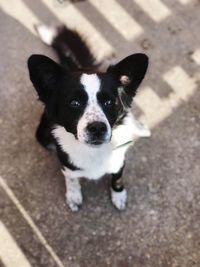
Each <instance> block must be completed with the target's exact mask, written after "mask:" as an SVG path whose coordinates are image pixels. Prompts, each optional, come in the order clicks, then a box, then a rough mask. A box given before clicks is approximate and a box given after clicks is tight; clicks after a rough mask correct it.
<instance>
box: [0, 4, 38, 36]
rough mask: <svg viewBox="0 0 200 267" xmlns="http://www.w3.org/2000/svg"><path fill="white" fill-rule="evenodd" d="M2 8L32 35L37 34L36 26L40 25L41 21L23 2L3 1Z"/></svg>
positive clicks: (0, 6)
mask: <svg viewBox="0 0 200 267" xmlns="http://www.w3.org/2000/svg"><path fill="white" fill-rule="evenodd" d="M0 8H2V10H3V11H4V12H5V13H6V14H8V15H10V16H11V17H13V18H15V19H16V20H17V21H19V22H20V23H21V24H22V25H23V26H24V27H26V28H27V29H28V30H29V31H30V32H31V33H33V34H35V35H36V32H35V30H34V28H33V25H34V24H38V23H39V19H38V18H37V17H36V16H35V14H34V13H33V12H32V11H31V10H30V9H29V8H28V7H27V6H26V5H25V3H24V2H23V1H22V0H12V1H7V0H1V1H0Z"/></svg>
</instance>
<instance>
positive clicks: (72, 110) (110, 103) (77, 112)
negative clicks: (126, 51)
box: [28, 54, 148, 145]
mask: <svg viewBox="0 0 200 267" xmlns="http://www.w3.org/2000/svg"><path fill="white" fill-rule="evenodd" d="M147 66H148V57H147V56H146V55H144V54H133V55H130V56H128V57H126V58H125V59H123V60H122V61H120V62H119V63H118V64H116V65H113V66H110V67H109V68H108V70H107V72H105V73H92V74H91V73H90V74H89V73H83V72H74V73H71V72H70V71H68V70H66V69H65V68H63V67H62V66H60V65H59V64H57V63H56V62H54V61H53V60H51V59H50V58H48V57H46V56H43V55H32V56H31V57H30V58H29V60H28V68H29V72H30V79H31V81H32V83H33V85H34V87H35V89H36V91H37V93H38V96H39V99H40V100H41V101H42V102H43V103H44V105H45V107H46V110H47V112H48V114H49V116H50V118H51V119H52V121H53V122H54V123H55V124H58V125H61V126H63V127H64V128H65V129H66V131H68V132H70V133H72V134H74V136H75V137H76V138H77V139H78V140H79V141H80V142H83V143H87V144H90V145H100V144H103V143H107V142H109V141H110V139H111V136H112V128H113V126H114V125H115V123H116V121H117V120H118V118H119V117H122V116H123V114H124V113H126V111H127V109H128V108H129V107H130V105H131V102H132V99H133V97H134V96H135V94H136V91H137V88H138V86H139V85H140V83H141V81H142V80H143V78H144V76H145V73H146V70H147Z"/></svg>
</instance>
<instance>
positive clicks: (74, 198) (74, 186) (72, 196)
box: [62, 168, 83, 211]
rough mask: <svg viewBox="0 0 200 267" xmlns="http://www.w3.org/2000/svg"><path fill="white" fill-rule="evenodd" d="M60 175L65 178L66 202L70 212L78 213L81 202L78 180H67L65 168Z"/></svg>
mask: <svg viewBox="0 0 200 267" xmlns="http://www.w3.org/2000/svg"><path fill="white" fill-rule="evenodd" d="M62 173H63V174H64V176H65V183H66V202H67V204H68V206H69V207H70V209H71V210H72V211H78V209H79V206H80V205H81V204H82V202H83V197H82V193H81V185H80V183H79V179H78V178H77V179H71V178H69V177H68V175H67V169H66V168H64V170H62Z"/></svg>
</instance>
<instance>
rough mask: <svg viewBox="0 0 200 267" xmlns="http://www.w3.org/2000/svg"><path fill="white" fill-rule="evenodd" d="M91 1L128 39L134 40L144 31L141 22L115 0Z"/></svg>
mask: <svg viewBox="0 0 200 267" xmlns="http://www.w3.org/2000/svg"><path fill="white" fill-rule="evenodd" d="M90 3H91V4H92V5H93V6H94V7H95V8H96V9H97V10H98V11H99V12H100V13H101V15H102V16H103V17H105V18H106V20H108V21H109V22H110V23H111V25H112V26H113V27H115V29H116V31H118V32H119V33H120V34H121V35H122V36H123V37H124V38H125V39H126V40H128V41H129V40H132V39H133V38H136V37H138V35H140V34H141V33H142V32H143V28H142V27H141V26H140V25H139V23H138V22H137V21H136V20H134V18H133V17H131V16H130V15H129V14H128V13H127V12H126V11H125V9H124V8H123V7H122V6H120V4H118V3H117V2H116V1H115V0H109V1H107V0H101V1H96V0H90ZM127 25H128V26H127Z"/></svg>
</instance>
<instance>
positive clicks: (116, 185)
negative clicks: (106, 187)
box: [111, 166, 127, 210]
mask: <svg viewBox="0 0 200 267" xmlns="http://www.w3.org/2000/svg"><path fill="white" fill-rule="evenodd" d="M123 169H124V166H122V167H121V169H120V170H119V171H118V172H117V173H113V174H112V180H111V199H112V203H113V205H114V206H115V207H116V208H117V209H119V210H123V209H125V207H126V202H127V191H126V189H125V188H124V185H123V181H122V173H123Z"/></svg>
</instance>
